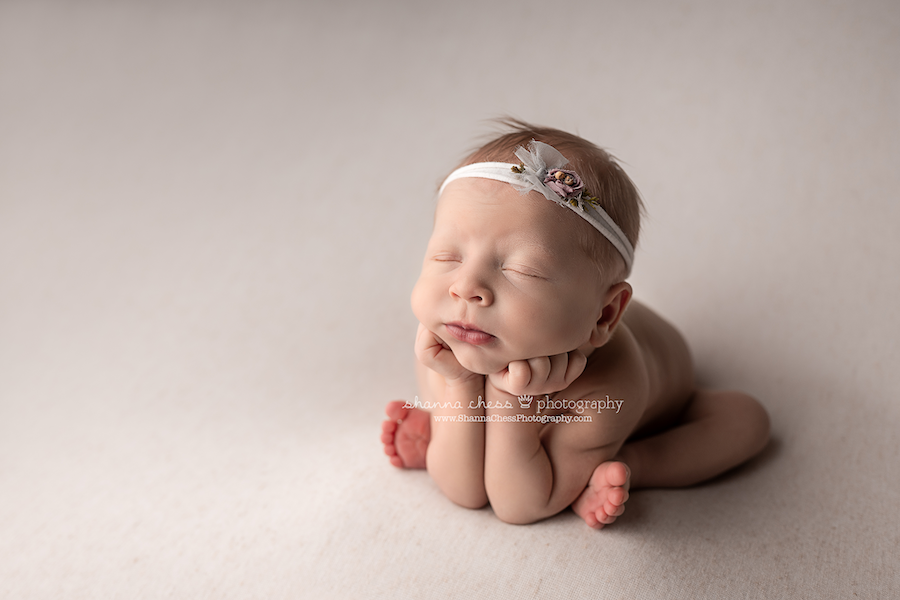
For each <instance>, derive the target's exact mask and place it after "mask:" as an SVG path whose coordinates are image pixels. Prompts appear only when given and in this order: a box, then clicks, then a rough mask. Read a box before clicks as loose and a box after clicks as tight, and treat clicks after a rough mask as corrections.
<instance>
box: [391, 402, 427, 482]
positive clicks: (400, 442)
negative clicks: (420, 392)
mask: <svg viewBox="0 0 900 600" xmlns="http://www.w3.org/2000/svg"><path fill="white" fill-rule="evenodd" d="M405 404H406V403H405V402H403V401H402V400H394V401H392V402H388V405H387V408H385V411H384V412H385V413H387V416H388V417H390V419H389V420H387V421H384V422H383V423H382V424H381V443H383V444H384V453H385V454H387V455H388V456H390V457H391V464H392V465H394V466H395V467H400V468H404V467H405V468H407V469H424V468H425V451H426V450H427V449H428V442H429V441H430V440H431V420H430V417H429V415H428V413H427V412H425V411H424V410H421V409H419V408H404V405H405Z"/></svg>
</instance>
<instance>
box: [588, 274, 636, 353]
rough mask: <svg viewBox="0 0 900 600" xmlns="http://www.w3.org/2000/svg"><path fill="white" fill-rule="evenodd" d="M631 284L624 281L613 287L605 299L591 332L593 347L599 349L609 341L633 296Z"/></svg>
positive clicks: (607, 292)
mask: <svg viewBox="0 0 900 600" xmlns="http://www.w3.org/2000/svg"><path fill="white" fill-rule="evenodd" d="M632 293H633V292H632V289H631V284H630V283H628V282H627V281H622V282H620V283H617V284H615V285H613V286H611V287H610V288H609V289H608V290H607V291H606V294H605V295H604V297H603V308H602V310H601V312H600V317H599V318H598V319H597V323H596V324H595V325H594V330H593V331H592V332H591V345H593V346H594V347H595V348H599V347H600V346H602V345H604V344H605V343H606V342H608V341H609V338H611V337H612V334H613V332H614V331H615V330H616V326H617V325H618V324H619V321H620V320H621V319H622V315H624V314H625V309H626V308H627V307H628V303H629V302H631V296H632Z"/></svg>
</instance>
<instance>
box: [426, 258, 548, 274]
mask: <svg viewBox="0 0 900 600" xmlns="http://www.w3.org/2000/svg"><path fill="white" fill-rule="evenodd" d="M432 260H433V261H434V262H462V259H460V258H459V257H458V256H456V255H454V254H437V255H435V256H433V257H432ZM501 269H502V270H503V271H509V272H511V273H515V274H516V275H521V276H522V277H528V278H529V279H545V277H542V276H540V275H536V274H534V273H529V272H527V271H521V270H519V269H514V268H511V267H501Z"/></svg>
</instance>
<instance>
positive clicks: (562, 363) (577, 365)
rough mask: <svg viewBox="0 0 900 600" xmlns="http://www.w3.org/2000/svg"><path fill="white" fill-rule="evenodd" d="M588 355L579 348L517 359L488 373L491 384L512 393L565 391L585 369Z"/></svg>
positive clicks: (535, 393)
mask: <svg viewBox="0 0 900 600" xmlns="http://www.w3.org/2000/svg"><path fill="white" fill-rule="evenodd" d="M586 365H587V357H586V356H585V355H584V353H583V352H581V350H572V351H571V352H566V353H564V354H556V355H554V356H541V357H538V358H529V359H528V360H516V361H513V362H511V363H509V366H508V367H506V368H505V369H503V370H502V371H500V372H499V373H494V374H492V375H489V376H488V379H489V380H490V382H491V384H492V385H493V386H494V387H495V388H497V389H499V390H501V391H504V392H506V393H507V394H512V395H513V396H523V395H529V396H540V395H542V394H552V393H554V392H558V391H560V390H564V389H566V388H567V387H569V385H570V384H571V383H572V382H573V381H575V379H576V378H577V377H578V376H579V375H581V373H582V372H583V371H584V367H585V366H586Z"/></svg>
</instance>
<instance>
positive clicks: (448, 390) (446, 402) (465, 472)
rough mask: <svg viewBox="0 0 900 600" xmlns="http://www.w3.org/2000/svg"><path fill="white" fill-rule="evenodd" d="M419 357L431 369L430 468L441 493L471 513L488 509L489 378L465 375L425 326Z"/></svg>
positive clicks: (421, 330)
mask: <svg viewBox="0 0 900 600" xmlns="http://www.w3.org/2000/svg"><path fill="white" fill-rule="evenodd" d="M416 357H417V358H418V359H419V361H420V362H421V363H422V364H423V365H424V366H425V367H427V369H428V372H427V376H426V382H427V383H426V384H425V385H427V386H428V387H429V389H430V392H431V394H430V395H431V397H432V399H433V400H432V403H433V405H435V406H434V407H433V408H432V410H431V441H430V442H429V444H428V452H427V455H426V460H425V463H426V466H427V469H428V473H429V475H431V478H432V479H434V481H435V483H437V485H438V487H439V488H440V489H441V491H442V492H444V494H445V495H446V496H447V497H448V498H450V500H452V501H453V502H455V503H457V504H459V505H461V506H465V507H467V508H481V507H482V506H484V505H485V504H487V493H486V492H485V489H484V433H485V429H484V423H483V422H481V421H479V422H472V421H468V420H466V417H473V416H478V417H481V416H483V415H484V404H483V403H481V402H479V399H481V398H484V376H483V375H479V374H477V373H472V372H471V371H468V370H466V369H464V368H463V367H462V366H461V365H460V364H459V362H458V361H457V360H456V357H454V356H453V352H451V350H450V349H449V348H448V347H447V346H446V345H444V344H443V343H442V342H441V340H440V339H438V338H437V337H436V336H435V335H434V334H433V333H431V332H430V331H428V329H426V328H425V326H423V325H421V324H420V325H419V330H418V333H417V334H416Z"/></svg>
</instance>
